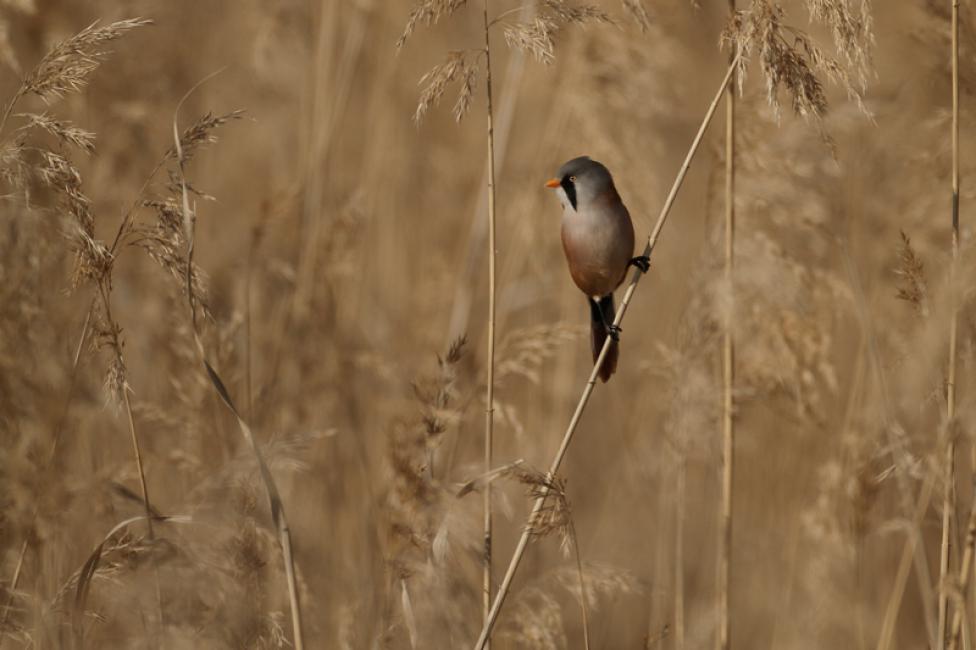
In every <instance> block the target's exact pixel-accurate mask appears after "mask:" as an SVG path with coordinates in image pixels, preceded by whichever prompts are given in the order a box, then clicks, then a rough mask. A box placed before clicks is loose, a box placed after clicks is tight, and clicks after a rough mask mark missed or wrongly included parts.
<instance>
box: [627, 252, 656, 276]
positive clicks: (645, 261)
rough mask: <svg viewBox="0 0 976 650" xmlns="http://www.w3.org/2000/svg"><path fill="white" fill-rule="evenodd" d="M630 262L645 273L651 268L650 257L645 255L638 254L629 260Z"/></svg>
mask: <svg viewBox="0 0 976 650" xmlns="http://www.w3.org/2000/svg"><path fill="white" fill-rule="evenodd" d="M630 264H631V265H632V266H636V267H637V268H639V269H640V270H641V272H642V273H647V270H648V269H650V268H651V258H650V257H648V256H647V255H639V256H637V257H635V258H633V259H632V260H630Z"/></svg>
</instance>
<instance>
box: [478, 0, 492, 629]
mask: <svg viewBox="0 0 976 650" xmlns="http://www.w3.org/2000/svg"><path fill="white" fill-rule="evenodd" d="M482 9H483V12H482V15H483V17H484V31H485V94H486V99H485V101H486V109H487V114H488V361H487V364H488V380H487V382H486V386H485V458H484V461H485V470H484V471H485V473H488V472H491V469H492V447H493V445H494V433H495V432H494V429H495V418H494V410H495V127H494V115H493V112H492V105H491V43H490V41H489V28H490V26H491V23H490V22H489V21H488V0H484V3H483V5H482ZM483 494H484V558H483V561H484V567H483V574H482V595H481V597H482V601H481V602H482V620H483V622H485V623H487V620H488V616H489V613H490V612H491V591H492V588H491V551H492V549H491V536H492V511H491V507H492V506H491V483H490V482H489V483H488V484H487V485H485V490H484V493H483ZM484 647H486V648H487V647H489V646H488V643H487V641H486V643H485V646H484Z"/></svg>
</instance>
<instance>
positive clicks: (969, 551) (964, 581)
mask: <svg viewBox="0 0 976 650" xmlns="http://www.w3.org/2000/svg"><path fill="white" fill-rule="evenodd" d="M957 2H958V0H957ZM954 6H958V5H957V4H955V3H954ZM972 504H973V505H971V506H970V508H969V523H968V524H967V526H966V543H965V546H964V548H963V553H962V562H961V563H960V565H959V584H958V585H956V587H957V590H958V591H957V597H958V602H957V603H956V611H955V612H954V613H953V615H952V629H951V632H950V633H949V650H956V647H957V646H958V644H959V632H960V629H961V628H962V623H963V617H964V616H965V615H966V591H967V589H968V588H969V580H970V578H971V577H972V570H971V569H972V565H973V550H974V548H973V547H974V546H976V491H974V493H973V500H972ZM943 591H946V593H948V590H947V589H943Z"/></svg>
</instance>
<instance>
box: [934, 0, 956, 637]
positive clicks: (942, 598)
mask: <svg viewBox="0 0 976 650" xmlns="http://www.w3.org/2000/svg"><path fill="white" fill-rule="evenodd" d="M951 2H952V44H951V47H952V53H951V58H952V134H951V140H952V263H951V269H950V273H949V283H950V287H949V299H950V301H951V303H950V309H951V314H950V316H949V318H950V322H949V370H948V375H949V376H948V379H947V381H946V420H947V421H948V422H949V426H950V436H949V444H948V446H947V448H946V460H945V462H946V467H945V472H946V478H945V487H944V490H943V499H942V547H941V553H940V555H939V578H940V589H939V637H938V645H937V647H938V648H940V649H941V648H944V647H945V637H946V624H947V622H948V615H949V600H948V598H949V594H948V592H947V589H946V587H947V585H946V579H947V578H948V572H949V551H950V548H949V546H950V544H949V540H950V538H951V535H950V528H951V525H950V524H951V517H950V515H951V513H952V512H953V510H954V509H955V504H954V499H953V488H954V486H955V480H956V473H955V454H956V444H955V439H954V437H953V436H952V435H951V431H952V429H951V426H952V420H953V418H954V417H955V415H956V347H957V342H958V338H959V336H958V329H959V318H958V314H957V311H958V303H959V301H958V295H957V290H956V283H957V277H956V275H957V268H956V267H957V265H958V259H959V0H951ZM956 609H957V610H959V607H958V606H957V607H956ZM956 614H957V616H956V617H954V619H955V618H958V614H960V612H959V611H957V612H956Z"/></svg>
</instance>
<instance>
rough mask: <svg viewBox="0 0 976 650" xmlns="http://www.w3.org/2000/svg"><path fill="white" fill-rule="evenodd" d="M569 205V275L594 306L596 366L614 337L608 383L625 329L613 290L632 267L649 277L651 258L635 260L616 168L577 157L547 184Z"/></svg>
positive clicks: (606, 366)
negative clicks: (616, 183) (615, 177)
mask: <svg viewBox="0 0 976 650" xmlns="http://www.w3.org/2000/svg"><path fill="white" fill-rule="evenodd" d="M546 187H550V188H553V189H555V190H556V193H557V194H558V195H559V201H560V202H561V203H562V205H563V223H562V240H563V252H564V253H566V261H567V262H568V263H569V274H570V275H571V276H572V277H573V282H575V283H576V286H577V287H579V289H580V291H582V292H583V293H584V294H586V299H587V301H588V302H589V303H590V332H591V343H592V348H593V361H594V362H596V360H597V358H599V356H600V351H601V350H602V349H603V344H604V342H605V341H606V339H607V337H608V336H609V337H610V338H611V339H612V342H611V344H610V349H609V350H608V351H607V356H606V358H604V360H603V365H602V366H600V370H599V375H600V379H602V380H603V381H604V382H606V381H607V380H608V379H610V376H611V375H613V373H614V371H615V370H616V369H617V357H618V356H619V350H618V341H619V340H620V328H619V327H617V326H616V325H614V324H613V320H614V316H615V309H614V304H613V292H614V290H615V289H616V288H617V287H619V286H620V284H621V283H622V282H623V281H624V277H625V276H626V275H627V268H628V267H630V266H631V265H634V266H636V267H637V268H639V269H640V270H641V271H642V272H644V273H646V272H647V269H648V268H649V267H650V260H649V259H648V258H647V256H639V257H634V256H633V255H634V224H633V223H632V222H631V220H630V213H629V212H628V211H627V207H626V206H625V205H624V203H623V201H621V200H620V195H619V194H618V193H617V188H616V187H615V186H614V184H613V177H612V176H611V175H610V170H608V169H607V168H606V167H604V166H603V165H602V164H601V163H598V162H597V161H595V160H592V159H591V158H590V157H589V156H581V157H579V158H573V159H572V160H570V161H569V162H567V163H566V164H564V165H563V166H562V167H560V168H559V171H558V172H556V177H555V178H552V179H550V180H549V181H547V182H546Z"/></svg>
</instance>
